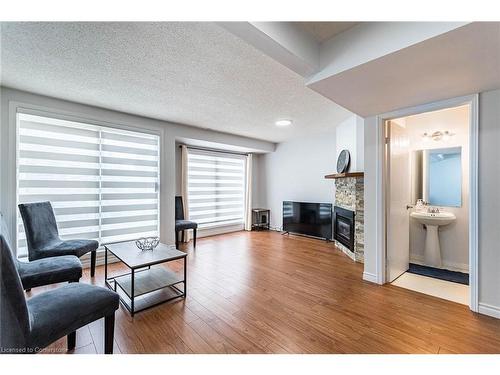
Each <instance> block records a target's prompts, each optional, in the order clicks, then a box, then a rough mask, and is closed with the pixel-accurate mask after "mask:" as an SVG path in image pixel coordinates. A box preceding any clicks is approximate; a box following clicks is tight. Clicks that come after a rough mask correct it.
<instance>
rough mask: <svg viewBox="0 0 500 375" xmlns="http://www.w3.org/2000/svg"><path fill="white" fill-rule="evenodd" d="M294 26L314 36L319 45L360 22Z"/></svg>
mask: <svg viewBox="0 0 500 375" xmlns="http://www.w3.org/2000/svg"><path fill="white" fill-rule="evenodd" d="M294 24H296V25H297V26H299V27H300V28H301V29H302V30H304V31H305V32H307V33H308V34H310V35H312V36H313V37H314V39H316V41H317V42H318V43H323V42H324V41H326V40H328V39H330V38H333V37H334V36H336V35H338V34H340V33H342V32H344V31H346V30H348V29H350V28H351V27H354V26H356V25H358V24H360V22H294Z"/></svg>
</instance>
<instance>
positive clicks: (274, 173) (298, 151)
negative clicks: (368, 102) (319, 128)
mask: <svg viewBox="0 0 500 375" xmlns="http://www.w3.org/2000/svg"><path fill="white" fill-rule="evenodd" d="M259 159H260V160H259V162H260V168H259V170H260V176H259V179H260V181H259V182H260V185H259V186H260V191H261V192H263V193H264V194H263V195H262V196H261V197H260V202H259V203H262V204H261V205H264V206H265V207H266V208H269V209H270V210H271V226H272V227H273V228H277V229H281V227H282V224H283V223H282V203H283V201H285V200H292V201H299V202H321V203H332V204H333V200H334V183H333V181H332V180H326V179H325V175H327V174H330V173H334V172H335V169H336V148H335V129H333V130H331V131H329V132H327V133H325V134H322V135H316V136H312V137H308V138H301V139H296V140H292V141H288V142H284V143H280V144H278V145H277V147H276V151H275V152H273V153H269V154H266V155H261V156H259ZM254 206H255V204H254Z"/></svg>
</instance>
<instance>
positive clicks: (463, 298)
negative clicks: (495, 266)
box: [392, 272, 469, 305]
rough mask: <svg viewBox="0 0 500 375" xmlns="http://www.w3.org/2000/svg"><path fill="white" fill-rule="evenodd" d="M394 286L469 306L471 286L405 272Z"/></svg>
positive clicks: (395, 281)
mask: <svg viewBox="0 0 500 375" xmlns="http://www.w3.org/2000/svg"><path fill="white" fill-rule="evenodd" d="M392 285H395V286H399V287H401V288H405V289H410V290H413V291H415V292H419V293H424V294H428V295H431V296H434V297H438V298H443V299H446V300H448V301H453V302H457V303H461V304H463V305H468V304H469V286H468V285H462V284H458V283H452V282H450V281H444V280H439V279H434V278H432V277H427V276H421V275H416V274H413V273H409V272H405V273H404V274H402V275H401V276H399V277H398V278H397V279H396V280H394V281H393V282H392Z"/></svg>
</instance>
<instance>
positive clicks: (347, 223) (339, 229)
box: [333, 206, 355, 252]
mask: <svg viewBox="0 0 500 375" xmlns="http://www.w3.org/2000/svg"><path fill="white" fill-rule="evenodd" d="M334 216H335V217H334V222H333V232H334V233H333V238H335V240H337V241H338V242H340V243H341V244H342V245H344V246H345V247H347V248H348V249H349V250H351V251H353V252H354V234H355V233H354V211H350V210H346V209H344V208H342V207H338V206H335V213H334Z"/></svg>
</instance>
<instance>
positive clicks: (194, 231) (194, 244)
mask: <svg viewBox="0 0 500 375" xmlns="http://www.w3.org/2000/svg"><path fill="white" fill-rule="evenodd" d="M193 248H195V249H196V228H194V229H193Z"/></svg>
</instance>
